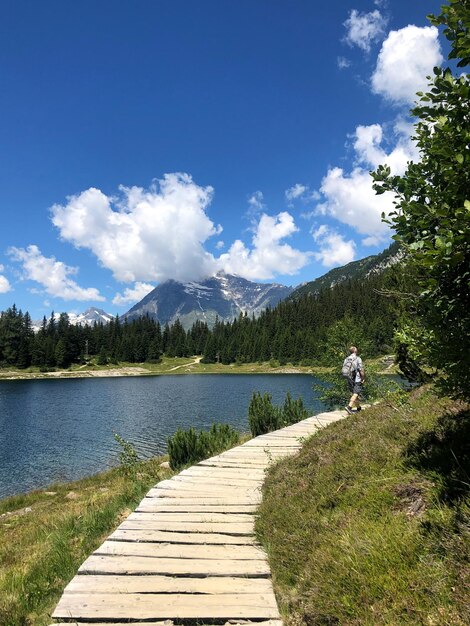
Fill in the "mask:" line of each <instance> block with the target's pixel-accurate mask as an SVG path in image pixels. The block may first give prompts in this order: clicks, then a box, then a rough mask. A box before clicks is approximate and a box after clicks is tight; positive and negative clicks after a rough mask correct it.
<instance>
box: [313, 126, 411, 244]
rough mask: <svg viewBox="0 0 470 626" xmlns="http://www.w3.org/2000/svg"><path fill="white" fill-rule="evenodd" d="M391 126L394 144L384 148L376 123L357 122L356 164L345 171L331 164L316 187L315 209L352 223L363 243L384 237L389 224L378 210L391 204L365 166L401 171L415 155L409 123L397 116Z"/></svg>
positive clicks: (389, 207)
mask: <svg viewBox="0 0 470 626" xmlns="http://www.w3.org/2000/svg"><path fill="white" fill-rule="evenodd" d="M393 130H394V135H393V139H394V143H395V145H394V146H393V147H392V148H391V149H389V150H388V151H387V150H385V149H384V148H383V146H382V144H383V142H384V133H383V128H382V127H381V126H380V125H379V124H372V125H370V126H358V127H357V129H356V133H355V141H354V144H353V145H354V149H355V152H356V166H355V167H354V168H353V169H352V171H351V172H349V173H347V172H345V171H344V170H343V169H341V168H339V167H333V168H331V169H330V170H329V171H328V173H327V174H326V176H325V177H324V178H323V180H322V184H321V188H320V191H321V192H322V194H323V197H324V202H322V203H321V204H319V205H317V213H319V214H323V215H330V216H331V217H334V218H335V219H337V220H338V221H340V222H343V223H344V224H348V225H349V226H351V227H353V228H354V229H355V230H356V231H357V232H358V233H360V234H362V235H364V236H365V237H366V239H365V242H368V243H366V245H372V244H371V242H372V241H374V242H380V241H382V242H383V241H385V240H386V239H387V238H388V236H389V227H388V226H387V225H386V224H384V223H383V222H382V220H381V214H382V212H383V213H385V214H389V213H390V211H391V210H392V209H393V208H394V207H393V199H394V194H393V193H392V192H386V193H384V194H382V195H379V196H378V195H376V193H375V191H374V190H373V188H372V182H373V181H372V178H371V176H370V174H369V167H372V168H376V167H377V166H378V165H381V164H389V165H390V167H391V170H392V173H394V174H403V172H404V171H405V169H406V166H407V162H408V161H411V160H414V161H416V160H417V159H418V158H419V154H418V152H417V149H416V146H415V145H414V144H413V142H412V140H411V139H410V137H409V134H408V133H407V131H409V125H407V124H405V123H404V122H402V121H401V120H399V121H398V122H397V123H396V124H395V127H394V129H393ZM371 238H374V239H371Z"/></svg>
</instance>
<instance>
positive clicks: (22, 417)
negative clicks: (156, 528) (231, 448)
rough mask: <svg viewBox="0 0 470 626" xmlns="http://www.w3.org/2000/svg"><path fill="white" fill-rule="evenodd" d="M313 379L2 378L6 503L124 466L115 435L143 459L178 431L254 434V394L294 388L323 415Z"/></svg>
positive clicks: (280, 397)
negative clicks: (219, 428) (223, 426)
mask: <svg viewBox="0 0 470 626" xmlns="http://www.w3.org/2000/svg"><path fill="white" fill-rule="evenodd" d="M314 381H315V379H314V377H313V376H309V375H297V374H286V375H283V374H275V375H254V374H252V375H243V374H236V375H224V374H218V375H212V376H211V375H190V376H150V377H132V378H125V377H122V378H87V379H59V380H36V381H35V380H24V381H19V380H18V381H0V498H3V497H6V496H9V495H14V494H18V493H23V492H26V491H30V490H32V489H38V488H41V487H46V486H48V485H50V484H52V483H53V482H67V481H70V480H76V479H78V478H82V477H84V476H89V475H91V474H95V473H96V472H99V471H102V470H105V469H108V468H110V467H112V466H114V465H116V464H117V463H118V460H117V459H118V453H119V451H120V449H119V445H118V444H117V443H116V441H115V439H114V436H113V433H118V434H119V435H120V436H121V437H123V438H124V439H127V440H128V441H130V442H131V443H132V444H133V445H134V446H135V448H136V450H137V452H138V454H139V455H140V456H141V457H143V458H148V457H150V456H154V455H159V454H163V453H165V451H166V441H167V438H168V437H169V436H170V435H172V434H173V433H174V432H175V430H176V429H177V428H178V427H181V428H188V427H189V426H194V427H196V428H198V429H204V430H206V429H208V428H209V427H210V425H211V424H212V423H213V422H215V421H216V422H223V423H227V424H230V425H231V426H233V427H234V428H236V429H237V430H239V431H242V432H248V430H249V429H248V419H247V414H248V405H249V402H250V398H251V394H252V393H253V391H260V392H261V393H264V392H269V393H271V394H272V397H273V402H274V403H275V404H281V403H282V402H283V401H284V397H285V394H286V393H287V392H288V391H290V393H291V394H292V396H293V397H294V398H297V397H298V396H302V398H303V400H304V403H305V405H306V406H307V407H308V409H309V410H310V412H311V414H314V413H318V412H320V411H321V410H322V408H323V407H322V405H321V403H320V402H319V401H318V400H317V399H315V397H314V392H313V390H312V385H313V382H314Z"/></svg>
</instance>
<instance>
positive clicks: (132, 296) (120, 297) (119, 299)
mask: <svg viewBox="0 0 470 626" xmlns="http://www.w3.org/2000/svg"><path fill="white" fill-rule="evenodd" d="M153 289H154V286H153V285H150V284H149V283H140V282H138V283H135V285H134V287H133V288H132V289H131V288H130V287H126V289H124V293H122V294H121V293H117V294H116V295H115V296H114V298H113V304H115V305H117V306H123V305H124V304H129V303H133V304H135V303H136V302H140V300H142V298H145V296H146V295H147V294H148V293H150V292H151V291H152V290H153Z"/></svg>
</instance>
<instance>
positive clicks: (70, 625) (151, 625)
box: [51, 619, 283, 626]
mask: <svg viewBox="0 0 470 626" xmlns="http://www.w3.org/2000/svg"><path fill="white" fill-rule="evenodd" d="M90 623H91V624H93V626H129V624H130V623H131V624H132V626H164V624H163V623H162V622H161V621H158V622H148V621H145V622H135V621H132V622H115V621H114V620H113V621H112V622H76V621H75V622H62V623H60V624H58V623H57V622H55V623H54V624H51V626H85V625H86V624H88V626H89V625H90ZM204 626H220V624H213V625H211V624H207V623H206V624H204ZM232 626H237V625H236V623H234V624H233V625H232ZM240 626H283V623H282V621H281V620H277V619H269V620H263V621H261V622H260V621H256V622H251V621H248V620H243V621H242V622H240Z"/></svg>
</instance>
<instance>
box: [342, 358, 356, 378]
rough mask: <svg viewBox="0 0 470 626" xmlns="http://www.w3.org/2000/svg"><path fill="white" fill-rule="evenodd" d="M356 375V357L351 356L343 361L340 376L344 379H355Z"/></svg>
mask: <svg viewBox="0 0 470 626" xmlns="http://www.w3.org/2000/svg"><path fill="white" fill-rule="evenodd" d="M356 373H357V356H356V355H355V354H351V355H350V356H348V357H346V358H345V359H344V363H343V367H342V368H341V374H342V375H343V376H344V377H345V378H353V379H354V378H355V377H356Z"/></svg>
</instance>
